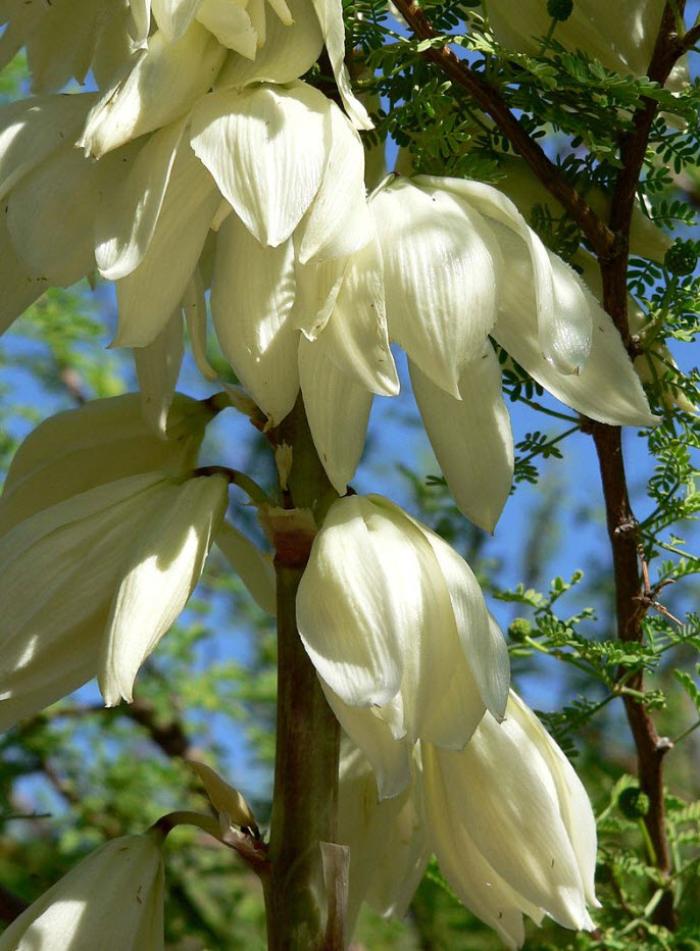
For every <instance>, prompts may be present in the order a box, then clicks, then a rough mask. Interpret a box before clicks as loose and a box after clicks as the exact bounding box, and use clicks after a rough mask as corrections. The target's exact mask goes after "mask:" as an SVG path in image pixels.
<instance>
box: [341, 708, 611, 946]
mask: <svg viewBox="0 0 700 951" xmlns="http://www.w3.org/2000/svg"><path fill="white" fill-rule="evenodd" d="M413 768H414V778H413V784H412V786H411V789H410V791H409V792H404V793H403V794H402V796H400V797H397V798H396V799H388V800H382V801H380V800H379V799H378V797H377V790H376V787H375V786H374V783H373V782H372V779H371V777H370V769H369V764H368V763H367V761H365V760H364V758H363V757H361V756H360V755H359V754H358V753H357V752H354V753H351V754H350V755H349V756H347V757H346V758H345V760H344V763H343V766H342V767H341V788H340V796H339V804H340V813H339V841H340V842H341V843H343V844H346V845H349V846H350V910H351V914H353V913H356V911H357V909H358V908H359V905H360V903H361V902H362V901H363V900H367V901H368V902H369V903H370V904H371V905H372V906H373V907H374V908H375V909H376V910H377V911H379V912H380V913H382V914H385V915H390V914H395V915H402V914H404V913H405V911H406V909H407V907H408V904H409V902H410V900H411V897H412V894H413V890H414V889H415V887H416V886H417V884H418V882H419V881H420V879H421V877H422V873H423V871H424V870H425V866H426V865H427V862H428V859H429V857H430V855H431V854H434V855H435V856H436V857H437V860H438V862H439V864H440V868H441V871H442V873H443V875H444V876H445V878H446V879H447V881H448V883H449V885H450V886H451V888H452V889H454V891H455V893H456V894H457V895H458V896H459V898H460V899H461V900H462V901H463V902H464V904H465V905H466V906H467V907H468V908H469V909H470V910H471V911H473V912H474V914H475V915H477V916H478V917H479V918H481V919H482V921H484V922H486V923H487V924H488V925H490V926H491V927H492V928H494V929H495V930H496V931H497V932H498V933H499V935H500V936H501V938H502V939H503V940H504V941H505V943H506V944H507V945H508V946H509V947H511V948H516V947H519V946H520V945H522V943H523V941H524V937H525V934H524V926H523V915H528V916H529V917H530V918H532V919H533V920H534V921H536V922H540V921H541V920H542V918H543V916H544V915H545V914H547V915H549V916H550V917H552V918H553V919H554V920H555V921H557V922H558V923H559V924H561V925H563V926H564V927H566V928H572V929H591V928H592V927H593V923H592V922H591V919H590V916H589V914H588V911H587V908H586V906H587V905H589V906H591V907H598V902H597V900H596V898H595V888H594V873H595V857H596V828H595V819H594V816H593V812H592V810H591V805H590V802H589V800H588V796H587V795H586V791H585V789H584V788H583V785H582V784H581V782H580V780H579V779H578V777H577V775H576V773H575V772H574V770H573V768H572V767H571V765H570V763H569V761H568V760H567V759H566V757H565V756H564V754H563V753H562V751H561V750H560V749H559V747H558V746H557V744H556V743H555V742H554V740H552V738H551V737H550V736H549V734H548V733H547V732H546V731H545V729H544V728H543V726H542V724H541V723H540V722H539V720H538V719H537V717H536V716H535V715H534V713H533V712H532V711H531V710H530V709H529V708H528V707H527V706H526V705H525V704H524V703H523V701H522V700H521V699H520V697H518V696H517V694H515V693H514V692H513V691H511V692H510V696H509V700H508V706H507V708H506V714H505V719H504V720H503V721H502V722H501V723H498V722H497V721H496V720H495V719H494V718H493V716H491V714H490V713H487V714H486V715H485V716H484V718H483V720H482V721H481V723H480V724H479V726H478V727H477V728H476V730H475V732H474V735H473V736H472V738H471V740H470V741H469V743H468V744H467V746H466V748H465V749H464V750H463V751H461V752H453V751H447V750H443V749H439V748H437V747H435V746H434V745H432V744H430V743H426V742H421V743H420V747H419V751H418V753H417V755H416V757H415V759H414V764H413ZM358 793H359V794H360V796H361V800H360V801H359V802H358V799H357V796H358Z"/></svg>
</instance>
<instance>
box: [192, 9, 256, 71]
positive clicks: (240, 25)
mask: <svg viewBox="0 0 700 951" xmlns="http://www.w3.org/2000/svg"><path fill="white" fill-rule="evenodd" d="M197 19H198V20H199V22H200V23H201V24H202V25H203V26H205V27H206V28H207V29H208V30H209V32H210V33H213V34H214V36H215V37H216V38H217V40H218V41H219V43H222V44H223V45H224V46H227V47H228V48H229V49H232V50H234V51H235V52H236V53H240V54H241V56H245V57H246V58H247V59H249V60H254V59H255V54H256V51H257V46H258V34H257V33H256V31H255V29H254V27H253V24H252V23H251V22H250V16H249V15H248V12H247V10H246V9H245V5H244V4H242V3H240V4H239V3H236V2H235V0H202V2H201V5H200V7H199V10H198V11H197Z"/></svg>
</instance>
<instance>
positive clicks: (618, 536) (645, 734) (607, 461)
mask: <svg viewBox="0 0 700 951" xmlns="http://www.w3.org/2000/svg"><path fill="white" fill-rule="evenodd" d="M677 5H678V7H679V8H680V10H679V12H680V15H682V13H683V8H684V0H680V2H679V3H678V4H677ZM673 7H674V5H673V4H672V3H667V4H666V8H665V10H664V14H663V17H662V20H661V26H660V29H659V35H658V37H657V40H656V44H655V46H654V53H653V55H652V59H651V62H650V64H649V70H648V75H649V78H650V79H653V80H655V81H656V82H658V83H659V84H660V85H663V84H664V83H665V82H666V80H667V79H668V77H669V74H670V72H671V70H672V68H673V66H674V64H675V63H676V61H677V60H678V58H679V56H681V55H682V54H683V53H684V52H685V50H686V49H688V48H689V45H692V43H693V42H694V40H693V39H692V37H691V38H690V40H689V39H688V34H686V35H685V36H684V37H679V36H678V34H677V32H676V18H675V11H674V9H673ZM657 109H658V103H657V102H656V101H655V100H653V99H644V100H643V103H642V106H641V108H640V109H639V110H638V111H637V113H636V115H635V117H634V122H633V127H632V129H631V130H630V131H629V132H628V133H626V134H625V135H624V136H623V137H622V139H621V141H620V158H621V161H622V168H621V169H620V173H619V175H618V177H617V181H616V183H615V188H614V191H613V195H612V202H611V207H610V227H611V229H612V230H613V231H614V232H615V234H616V235H617V238H618V242H617V254H616V255H614V256H613V257H610V258H607V259H600V261H599V264H600V269H601V275H602V279H603V304H604V306H605V309H606V310H607V312H608V313H609V314H610V315H611V317H612V319H613V320H614V321H615V325H616V327H617V329H618V330H619V331H620V335H621V336H622V339H623V340H624V342H625V344H626V346H627V347H628V349H629V348H630V345H631V342H632V341H631V338H630V332H629V323H628V318H627V267H628V263H629V233H630V225H631V221H632V212H633V210H634V202H635V198H636V195H637V188H638V185H639V178H640V175H641V171H642V167H643V165H644V158H645V155H646V150H647V144H648V141H649V134H650V132H651V127H652V123H653V121H654V117H655V116H656V112H657ZM591 430H592V434H593V440H594V443H595V447H596V452H597V455H598V464H599V467H600V474H601V480H602V484H603V494H604V497H605V508H606V519H607V526H608V536H609V538H610V545H611V548H612V555H613V573H614V577H615V598H616V612H617V630H618V637H619V638H620V639H621V640H623V641H629V642H636V643H641V642H642V640H643V638H644V631H643V626H642V621H643V619H644V615H645V613H646V605H645V602H644V598H643V596H642V593H641V579H640V572H639V560H638V548H639V539H638V534H637V523H636V520H635V518H634V514H633V512H632V508H631V506H630V501H629V494H628V490H627V479H626V475H625V464H624V457H623V453H622V432H621V430H620V428H619V427H615V426H605V425H602V424H600V423H594V424H592V426H591ZM628 686H629V687H631V688H632V689H634V690H636V691H639V692H642V691H643V689H644V675H643V673H642V671H641V670H640V671H638V672H637V673H636V674H635V675H634V676H633V677H632V678H631V679H630V680H629V681H628ZM623 700H624V706H625V713H626V715H627V721H628V723H629V725H630V730H631V732H632V736H633V738H634V744H635V748H636V751H637V774H638V778H639V785H640V788H641V789H642V790H643V791H644V792H645V793H646V795H647V796H648V798H649V811H648V813H647V814H646V816H645V817H644V823H645V825H646V828H647V831H648V833H649V838H650V840H651V842H652V845H653V847H654V853H655V855H654V859H655V864H656V867H657V868H658V869H659V871H660V872H662V873H664V874H666V875H668V874H670V872H671V865H672V863H671V853H670V849H669V843H668V837H667V834H666V821H665V804H664V776H663V760H664V757H665V755H666V753H667V752H668V750H669V749H670V748H671V744H670V743H669V741H668V740H667V739H666V738H664V737H660V736H659V735H658V733H657V731H656V727H655V725H654V721H653V719H652V718H651V716H650V715H649V712H648V711H647V709H646V707H645V706H644V703H643V702H640V701H639V700H638V699H636V698H635V697H633V696H630V695H629V694H626V695H625V696H624V697H623ZM654 918H655V921H656V922H657V923H658V924H662V925H665V926H666V927H667V928H669V929H674V928H675V926H676V924H677V921H676V913H675V909H674V907H673V894H672V892H671V891H670V890H669V891H667V892H665V893H664V895H663V897H662V900H661V901H660V902H659V904H658V906H657V908H656V911H655V912H654Z"/></svg>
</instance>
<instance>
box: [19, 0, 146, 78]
mask: <svg viewBox="0 0 700 951" xmlns="http://www.w3.org/2000/svg"><path fill="white" fill-rule="evenodd" d="M132 7H133V4H132ZM3 24H4V25H5V31H4V33H3V34H2V36H1V37H0V69H2V68H3V67H4V66H6V65H7V63H8V62H9V61H10V60H11V59H12V58H13V56H14V55H15V54H16V53H17V51H18V50H19V49H20V48H21V47H25V48H26V51H27V65H28V67H29V73H30V75H31V81H32V91H33V92H53V91H56V90H59V89H61V88H62V87H63V86H65V85H66V83H67V82H68V81H69V80H71V79H77V80H78V82H80V83H83V82H85V79H86V77H87V74H88V72H92V74H93V76H94V77H95V79H96V80H97V83H98V85H99V86H100V87H103V86H105V85H108V84H109V83H111V82H112V80H113V79H114V77H115V76H116V75H117V74H118V73H119V72H120V71H121V70H122V69H123V68H124V67H125V66H126V65H127V64H128V62H129V60H130V58H131V56H132V53H133V50H134V47H135V46H139V45H142V44H143V42H144V41H145V36H144V34H143V26H144V25H143V24H139V23H138V22H137V19H136V18H135V17H134V16H133V15H132V11H131V10H130V9H129V4H128V3H115V2H114V0H51V2H50V3H47V2H41V0H40V2H36V3H34V2H29V3H28V2H27V0H4V2H3V3H2V5H0V26H2V25H3Z"/></svg>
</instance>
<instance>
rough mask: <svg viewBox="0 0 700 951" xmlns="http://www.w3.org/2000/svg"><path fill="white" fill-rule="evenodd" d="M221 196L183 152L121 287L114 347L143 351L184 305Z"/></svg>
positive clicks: (189, 153)
mask: <svg viewBox="0 0 700 951" xmlns="http://www.w3.org/2000/svg"><path fill="white" fill-rule="evenodd" d="M218 206H219V193H218V191H217V189H216V185H215V184H214V181H213V179H212V178H211V176H210V175H209V173H208V172H207V170H206V169H205V168H204V167H203V166H202V164H201V162H199V161H198V159H197V158H196V156H195V155H194V154H193V152H192V151H191V149H189V148H187V147H186V145H184V144H183V147H182V148H181V149H179V150H178V154H177V157H176V159H175V163H174V165H173V169H172V172H171V175H170V181H169V183H168V188H167V191H166V193H165V197H164V199H163V205H162V207H161V211H160V215H159V216H158V222H157V224H156V227H155V230H154V232H153V237H152V238H151V242H150V244H149V246H148V250H147V251H146V253H145V254H144V256H143V260H142V261H141V263H140V264H139V266H138V267H137V268H136V269H135V270H134V271H132V272H131V274H128V275H127V276H126V277H124V278H122V279H121V280H120V281H118V282H117V300H118V302H119V327H118V330H117V336H116V338H115V339H114V342H113V346H117V347H144V346H146V345H147V344H149V343H151V342H152V341H153V340H154V339H155V338H156V337H157V336H158V334H159V333H160V332H161V330H162V329H163V327H164V326H165V324H166V323H167V322H168V320H169V319H170V317H171V315H172V313H173V312H174V310H175V309H176V307H178V306H179V305H180V302H181V300H182V296H183V294H184V293H185V290H186V288H187V285H188V284H189V282H190V280H191V278H192V274H193V273H194V270H195V268H196V266H197V262H198V261H199V257H200V254H201V252H202V248H203V246H204V242H205V240H206V237H207V233H208V231H209V225H210V223H211V220H212V218H213V217H214V214H215V213H216V210H217V208H218Z"/></svg>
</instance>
